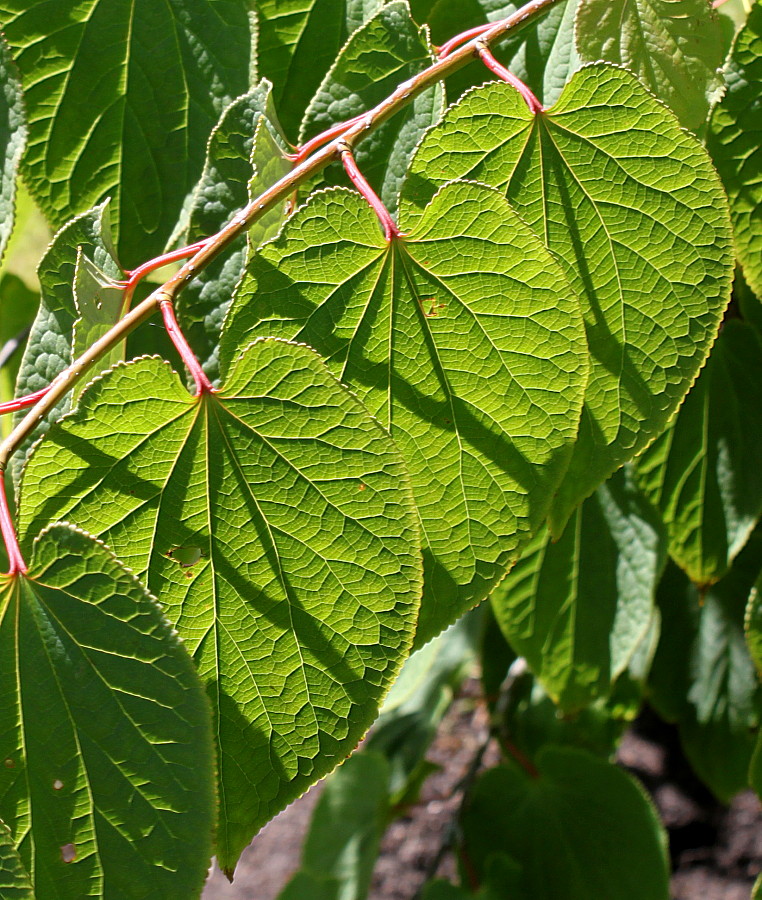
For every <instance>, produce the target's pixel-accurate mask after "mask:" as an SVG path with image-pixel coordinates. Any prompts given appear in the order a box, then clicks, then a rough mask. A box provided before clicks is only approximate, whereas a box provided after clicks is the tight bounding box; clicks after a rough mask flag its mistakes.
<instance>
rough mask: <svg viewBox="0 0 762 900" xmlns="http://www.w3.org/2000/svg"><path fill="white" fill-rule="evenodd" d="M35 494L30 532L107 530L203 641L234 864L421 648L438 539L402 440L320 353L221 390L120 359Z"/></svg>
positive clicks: (241, 373) (293, 357)
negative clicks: (62, 525) (425, 524)
mask: <svg viewBox="0 0 762 900" xmlns="http://www.w3.org/2000/svg"><path fill="white" fill-rule="evenodd" d="M126 409H128V410H129V416H126V415H125V410H126ZM22 493H23V496H24V498H25V499H24V500H23V501H22V509H21V516H20V531H21V533H22V534H24V535H27V536H28V535H30V534H31V533H32V530H33V529H34V528H35V527H36V526H35V524H34V523H35V522H37V521H48V520H49V519H50V518H53V517H58V515H59V513H60V514H61V515H64V516H66V518H68V519H70V520H71V521H74V522H77V523H78V524H80V525H81V526H82V527H86V528H87V529H88V530H90V531H91V532H92V533H97V534H98V535H99V536H101V537H102V538H103V540H105V541H106V542H107V543H108V544H109V545H110V546H111V547H112V548H113V549H114V550H115V551H116V552H118V553H120V554H123V558H124V559H125V561H126V562H127V563H128V564H129V565H130V566H131V568H133V569H134V570H135V571H136V572H138V573H141V574H143V573H146V575H147V581H148V585H149V587H150V589H151V590H152V591H153V592H154V593H156V595H157V596H160V597H161V600H162V602H163V603H164V604H165V607H166V610H167V614H168V616H169V617H170V619H171V620H172V622H174V623H175V624H176V627H177V628H178V630H179V632H180V634H181V636H182V637H183V639H184V640H185V643H186V646H187V647H188V649H189V651H190V652H191V654H192V655H193V656H194V658H195V660H196V663H197V665H198V668H199V672H200V675H201V677H202V679H203V680H204V681H205V682H206V684H207V688H208V691H209V694H210V697H211V699H212V703H213V706H214V711H215V726H214V732H215V735H216V737H217V740H218V750H217V754H218V757H217V761H218V765H219V778H220V785H219V796H220V825H219V827H218V834H217V848H216V852H217V857H218V859H219V860H220V864H221V865H222V866H223V868H226V869H230V870H232V868H233V866H234V865H235V861H236V859H237V858H238V855H239V853H240V852H241V850H242V849H243V847H244V846H245V845H246V844H247V843H248V841H249V840H250V839H251V836H252V834H253V833H254V832H255V831H256V830H257V829H259V828H260V827H261V826H262V825H264V823H265V822H266V821H268V820H269V819H270V818H272V816H273V815H275V813H276V812H278V811H279V810H281V809H282V808H283V807H284V806H285V805H286V804H287V803H289V802H290V801H291V800H293V799H294V798H296V797H297V796H299V795H300V794H302V793H303V792H304V791H305V790H306V789H307V787H309V785H310V784H312V783H313V782H314V781H316V780H317V779H318V778H320V777H322V776H323V775H325V774H326V773H327V772H329V771H330V770H331V769H333V768H334V767H335V766H336V764H337V763H338V762H340V761H341V759H343V758H344V757H345V756H346V755H347V754H348V753H349V752H351V750H352V749H353V748H354V747H355V745H356V744H357V742H358V741H359V740H360V738H361V737H362V735H363V734H364V732H365V731H366V730H367V728H368V726H369V725H370V723H371V722H372V721H373V719H374V718H375V716H376V714H377V712H378V705H379V702H380V700H381V699H382V697H383V695H384V694H385V692H386V690H387V689H388V687H389V685H390V684H391V681H392V680H393V679H394V677H395V675H396V674H397V671H398V669H399V667H400V665H401V664H402V661H403V659H404V657H405V656H406V655H407V652H408V650H409V647H410V643H411V641H412V635H413V630H414V627H415V619H416V615H417V608H418V603H419V598H420V589H421V586H420V549H419V541H418V535H417V529H416V521H415V516H414V511H413V507H412V503H411V497H410V488H409V485H408V479H407V477H406V474H405V471H404V468H403V466H402V463H401V461H400V459H399V455H398V453H397V451H396V449H395V448H394V446H393V445H392V443H391V441H390V440H389V437H388V435H387V434H386V433H385V432H384V431H383V430H382V429H381V428H380V427H379V425H378V424H377V423H376V422H375V421H374V420H373V419H372V418H371V417H370V416H369V415H368V413H367V412H366V410H365V409H364V408H363V407H362V406H361V405H360V403H359V402H358V401H357V400H356V398H355V397H353V396H352V395H351V394H350V393H349V392H348V391H347V390H346V389H345V388H344V387H342V386H341V385H340V384H339V383H338V382H337V381H336V380H335V379H334V378H333V377H332V376H331V375H329V374H328V372H327V371H326V369H325V367H324V366H323V364H322V363H321V362H320V360H319V358H318V357H317V356H316V354H315V353H314V352H313V351H312V350H310V349H309V348H306V347H303V346H298V345H294V344H287V343H285V342H283V341H278V340H269V341H258V342H255V343H254V344H251V345H250V346H249V347H248V348H247V349H246V350H245V351H244V352H243V353H240V352H239V354H238V355H237V357H236V359H235V360H234V362H233V363H232V365H230V366H229V368H228V372H227V376H226V379H225V383H224V387H223V388H222V389H221V390H220V392H219V393H215V394H207V395H205V396H203V397H201V398H199V397H192V396H190V395H189V394H188V392H187V390H186V389H185V388H184V386H183V384H182V382H181V380H180V379H179V378H178V377H177V376H176V375H174V374H173V373H172V371H171V370H170V368H169V366H168V365H167V364H166V363H164V362H163V361H161V360H158V359H155V358H150V359H142V360H138V361H135V362H133V363H130V364H127V365H121V366H118V367H117V368H116V369H114V370H113V371H112V372H111V373H109V374H108V375H106V376H104V378H103V379H102V380H99V381H96V382H95V383H94V384H93V385H92V386H91V387H90V388H89V390H88V391H86V392H85V393H84V394H83V395H82V398H81V400H80V405H79V407H78V409H77V410H76V411H74V412H73V413H72V414H71V415H70V416H69V417H67V418H66V419H64V420H63V421H62V422H61V423H60V424H59V425H57V426H56V427H55V430H54V432H53V433H52V434H51V435H50V436H49V438H48V439H46V440H45V441H43V442H42V443H41V444H40V445H39V446H38V449H37V450H36V451H35V453H34V456H33V458H32V460H30V463H29V465H28V467H27V469H26V472H25V476H24V483H23V486H22ZM28 543H29V538H28V537H26V538H25V539H24V545H25V546H26V545H28ZM194 560H195V562H194Z"/></svg>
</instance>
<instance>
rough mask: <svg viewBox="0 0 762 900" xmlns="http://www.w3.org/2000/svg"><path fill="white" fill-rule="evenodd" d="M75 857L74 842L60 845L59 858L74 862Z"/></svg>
mask: <svg viewBox="0 0 762 900" xmlns="http://www.w3.org/2000/svg"><path fill="white" fill-rule="evenodd" d="M76 858H77V848H76V847H75V846H74V844H64V845H63V847H61V859H62V860H63V861H64V862H65V863H70V862H74V860H75V859H76Z"/></svg>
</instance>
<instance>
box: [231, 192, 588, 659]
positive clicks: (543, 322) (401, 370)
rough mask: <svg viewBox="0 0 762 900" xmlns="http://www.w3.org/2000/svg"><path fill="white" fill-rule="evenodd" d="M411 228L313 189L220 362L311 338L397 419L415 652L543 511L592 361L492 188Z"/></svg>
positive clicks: (250, 284)
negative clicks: (411, 544)
mask: <svg viewBox="0 0 762 900" xmlns="http://www.w3.org/2000/svg"><path fill="white" fill-rule="evenodd" d="M401 226H402V228H403V230H405V231H407V232H408V233H407V235H406V236H405V237H404V238H403V239H400V240H395V241H393V242H392V244H388V243H387V242H386V241H385V240H384V238H383V236H382V234H381V230H380V228H379V225H378V221H377V219H376V217H375V214H374V213H373V211H372V210H371V209H370V207H369V206H368V204H367V203H366V202H365V201H364V200H363V199H362V198H361V197H360V196H359V195H357V194H355V193H353V192H349V191H345V190H338V189H334V190H330V191H324V192H321V193H318V194H314V195H313V196H312V197H311V199H310V201H309V202H308V203H307V205H306V206H304V207H303V208H302V209H301V210H299V211H298V212H297V213H296V214H295V215H294V216H293V217H292V218H291V219H290V220H289V221H288V222H287V223H286V225H285V226H284V228H283V231H282V232H281V233H280V235H279V236H278V238H277V239H276V240H275V241H273V242H272V243H270V244H267V245H265V246H264V247H263V248H262V250H261V252H260V253H258V254H256V255H255V256H253V257H252V259H251V263H250V265H249V269H248V275H247V277H246V278H245V279H244V281H243V283H242V286H241V289H240V291H239V293H238V296H237V299H236V301H235V302H234V305H233V307H231V312H230V316H229V320H228V322H227V323H226V326H225V331H224V333H223V341H222V347H221V357H222V363H223V371H224V366H225V365H226V360H227V359H230V357H231V356H232V355H233V353H234V352H235V348H236V346H237V345H238V344H239V343H240V342H241V341H242V340H245V336H246V335H268V334H272V335H277V336H280V337H287V338H291V339H294V340H299V341H304V342H305V343H307V344H309V345H310V346H312V347H314V348H315V349H316V350H317V351H318V353H320V354H321V355H322V356H323V357H324V358H325V359H326V360H327V362H328V365H329V367H330V368H331V370H332V371H333V372H334V373H335V374H336V376H337V377H338V378H340V379H341V380H342V381H343V382H344V383H346V384H348V385H349V386H350V387H351V388H352V389H353V390H354V391H356V392H357V393H358V394H359V396H360V398H361V399H362V401H363V402H364V403H365V404H366V406H367V407H368V409H369V410H370V412H371V413H372V414H373V415H374V416H376V417H377V418H378V419H379V420H380V422H381V423H382V424H383V425H384V426H385V427H386V428H388V429H389V431H390V433H391V435H392V437H393V438H394V441H395V443H396V444H397V446H398V447H399V448H400V451H401V452H402V455H403V457H404V459H405V461H406V463H407V467H408V470H409V471H410V476H411V480H412V483H413V490H414V492H415V497H416V502H417V506H418V511H419V514H420V517H421V524H422V529H423V543H424V567H425V577H424V581H425V584H426V588H425V600H424V602H423V604H422V607H421V618H420V621H419V626H418V633H417V636H416V640H417V643H418V644H419V645H420V644H421V643H424V642H425V641H426V640H428V639H429V638H431V637H433V636H434V635H435V634H437V633H438V632H439V631H441V630H442V629H443V628H444V627H445V626H447V625H449V624H450V623H451V622H453V621H454V620H455V619H456V618H458V616H460V615H461V614H462V613H463V612H465V611H466V610H467V609H469V608H470V607H472V606H474V605H475V604H476V603H477V602H478V601H479V600H481V599H483V598H484V596H485V595H486V594H487V593H488V592H489V590H490V589H491V588H492V587H494V585H495V584H496V583H497V581H498V580H499V579H500V578H501V577H502V575H503V574H504V572H505V570H506V569H507V568H508V566H510V564H511V563H512V562H513V561H514V560H515V559H516V556H517V554H518V549H519V547H520V545H521V544H522V543H523V542H524V541H526V539H527V538H528V537H529V536H530V535H531V534H532V533H533V532H534V531H535V530H536V529H537V528H538V527H539V525H540V524H541V522H542V521H543V519H544V517H545V515H546V513H547V508H548V504H549V502H550V498H551V496H552V493H553V490H554V488H555V487H556V485H557V484H558V482H559V480H560V478H561V477H562V475H563V472H564V470H565V467H566V464H567V461H568V457H569V451H570V448H571V443H572V442H573V440H574V438H575V435H576V430H577V421H578V419H577V416H578V413H579V403H580V399H581V394H582V391H583V388H584V382H585V374H586V373H585V367H586V355H587V354H586V349H585V345H584V337H583V334H582V325H581V321H580V315H579V310H578V305H577V301H576V298H575V297H574V295H573V293H572V292H571V290H570V289H569V287H568V285H567V283H566V281H565V279H564V276H563V273H562V272H561V270H560V268H559V267H558V266H557V265H556V263H555V261H554V260H553V259H552V258H551V257H550V256H549V255H548V253H547V252H546V251H545V249H544V248H543V247H542V245H541V244H540V242H539V241H538V240H537V239H536V238H535V237H534V236H533V235H532V234H531V232H530V231H529V229H528V228H527V227H526V226H525V225H524V224H523V222H521V220H520V219H519V218H518V216H516V215H515V214H514V213H513V212H512V211H511V209H510V207H509V206H508V204H507V203H506V202H505V200H504V199H503V198H502V197H500V196H499V194H498V193H497V192H496V191H493V190H490V189H488V188H486V187H483V186H481V185H475V184H468V183H458V184H453V185H449V186H448V187H445V188H443V189H442V191H441V192H440V193H439V194H438V195H437V197H436V198H435V199H434V200H433V201H432V203H431V205H430V206H429V207H428V209H427V210H426V212H425V214H424V215H423V216H422V217H421V218H420V219H419V220H418V221H417V222H416V223H415V224H414V227H413V228H408V224H407V222H406V220H405V219H404V218H403V220H402V222H401ZM477 361H478V362H477Z"/></svg>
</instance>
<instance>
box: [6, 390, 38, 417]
mask: <svg viewBox="0 0 762 900" xmlns="http://www.w3.org/2000/svg"><path fill="white" fill-rule="evenodd" d="M49 390H50V387H49V386H48V387H44V388H42V389H41V390H39V391H35V392H34V393H33V394H27V395H26V396H25V397H16V398H14V399H13V400H7V401H6V402H5V403H0V416H2V415H4V414H5V413H12V412H16V410H18V409H26V408H27V407H28V406H34V404H35V403H36V402H37V401H38V400H42V398H43V397H44V396H45V394H47V392H48V391H49Z"/></svg>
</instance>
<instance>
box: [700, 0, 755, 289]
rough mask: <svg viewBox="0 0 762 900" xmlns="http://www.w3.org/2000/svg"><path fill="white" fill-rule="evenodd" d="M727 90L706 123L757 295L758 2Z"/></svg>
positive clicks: (735, 54)
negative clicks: (708, 122) (708, 124)
mask: <svg viewBox="0 0 762 900" xmlns="http://www.w3.org/2000/svg"><path fill="white" fill-rule="evenodd" d="M725 78H726V80H727V85H728V89H727V93H726V94H725V97H724V98H723V100H722V102H721V103H720V104H719V105H718V106H716V107H715V109H714V111H713V113H712V118H711V121H710V126H709V132H710V134H709V141H708V146H709V151H710V153H711V154H712V159H713V160H714V161H715V163H716V165H717V169H718V170H719V173H720V176H721V178H722V181H723V183H724V185H725V189H726V190H727V192H728V196H729V198H730V212H731V216H732V218H733V231H734V235H735V243H736V250H737V251H738V258H739V260H740V261H741V265H742V266H743V270H744V275H745V276H746V280H747V281H748V282H749V285H750V286H751V288H752V289H753V290H754V292H755V293H756V295H757V297H759V298H760V299H762V229H760V227H759V221H760V216H761V215H762V124H760V122H762V99H761V98H762V3H759V2H757V3H756V4H755V5H754V6H753V7H752V10H751V12H750V13H749V18H748V19H747V22H746V25H745V26H744V28H743V29H742V30H741V32H740V33H739V34H738V37H737V38H736V42H735V44H734V46H733V51H732V53H731V56H730V60H729V62H728V65H727V67H726V69H725Z"/></svg>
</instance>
